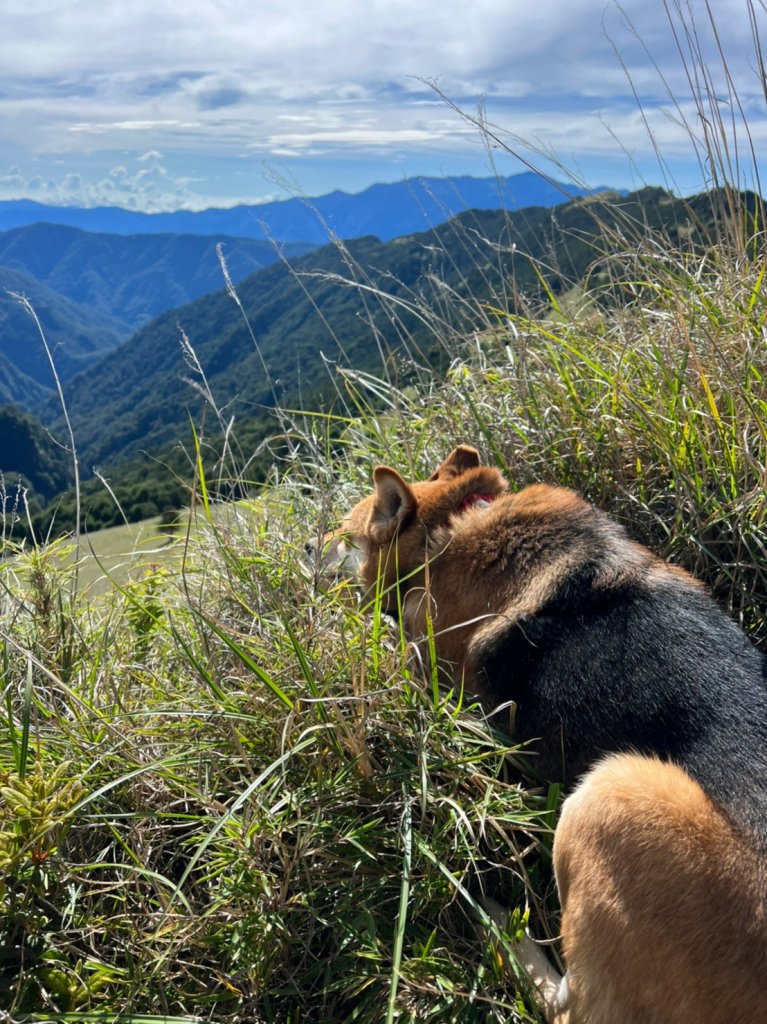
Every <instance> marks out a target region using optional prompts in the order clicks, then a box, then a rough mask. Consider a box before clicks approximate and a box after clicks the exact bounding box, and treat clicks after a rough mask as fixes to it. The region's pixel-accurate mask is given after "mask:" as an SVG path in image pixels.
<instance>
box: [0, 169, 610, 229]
mask: <svg viewBox="0 0 767 1024" xmlns="http://www.w3.org/2000/svg"><path fill="white" fill-rule="evenodd" d="M596 191H597V192H599V191H603V190H599V189H597V190H596ZM590 194H592V190H590V189H584V188H579V187H577V186H574V185H568V184H564V183H562V182H557V181H553V180H552V179H549V178H544V177H542V176H541V175H539V174H535V173H533V172H532V171H526V172H525V173H523V174H514V175H511V176H510V177H507V178H471V177H468V176H465V177H452V178H408V179H406V180H404V181H400V182H394V183H392V184H380V185H371V186H370V188H367V189H365V190H364V191H363V192H359V193H356V194H353V195H350V194H349V193H347V192H331V193H329V194H328V195H325V196H319V197H318V198H316V199H305V198H292V199H278V200H275V201H273V202H265V203H259V204H258V205H255V206H235V207H232V208H231V209H213V210H201V211H199V212H195V211H192V210H178V211H176V212H175V213H139V212H136V211H134V210H121V209H117V208H115V207H97V208H95V209H85V210H83V209H79V208H76V207H71V206H46V205H43V204H42V203H35V202H32V201H30V200H28V199H22V200H10V201H5V202H0V231H5V230H8V229H9V228H17V227H23V226H25V225H29V224H34V223H37V222H40V221H44V222H46V223H49V224H63V225H68V226H70V227H75V228H81V229H82V230H85V231H97V232H107V233H109V234H116V235H130V234H163V233H167V234H176V235H178V234H183V235H215V236H216V237H217V238H220V237H221V236H224V235H227V236H236V237H240V238H257V239H262V240H267V241H276V242H311V243H314V244H315V245H324V244H325V243H326V242H327V241H328V240H329V238H330V237H331V236H335V237H337V238H360V237H362V236H364V235H375V236H376V237H377V238H380V239H381V240H382V241H389V240H391V239H392V238H396V237H398V236H400V235H407V234H412V233H413V232H416V231H422V230H423V229H424V228H425V227H427V226H429V225H431V226H435V225H437V224H441V223H443V222H444V221H446V220H448V219H449V218H450V217H452V216H454V215H455V214H458V213H461V212H462V211H464V210H474V209H476V210H497V209H506V210H519V209H523V208H524V207H527V206H555V205H557V204H558V203H561V202H563V201H565V200H567V199H574V198H577V197H579V196H584V195H590Z"/></svg>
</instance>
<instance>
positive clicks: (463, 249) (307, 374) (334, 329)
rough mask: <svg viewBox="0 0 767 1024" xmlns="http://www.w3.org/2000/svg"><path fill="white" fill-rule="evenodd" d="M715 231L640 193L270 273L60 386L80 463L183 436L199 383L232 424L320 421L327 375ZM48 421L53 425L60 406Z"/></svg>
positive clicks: (422, 346)
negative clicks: (284, 411) (623, 258)
mask: <svg viewBox="0 0 767 1024" xmlns="http://www.w3.org/2000/svg"><path fill="white" fill-rule="evenodd" d="M711 223H712V211H711V202H710V200H709V199H708V198H707V197H701V198H700V199H699V200H680V199H675V198H674V197H673V196H671V195H669V194H668V193H666V192H663V191H662V190H660V189H645V190H642V191H641V192H638V193H634V194H632V195H631V196H629V197H625V198H617V199H616V197H615V196H614V195H613V196H612V197H609V196H606V197H604V198H598V197H593V198H590V199H586V200H579V201H576V202H571V203H565V204H563V205H561V206H559V207H557V208H556V209H555V210H549V209H545V208H543V207H532V208H528V209H526V210H523V211H517V212H512V213H509V212H506V211H470V212H468V213H464V214H461V215H459V216H458V217H455V218H453V219H452V220H450V221H448V222H447V223H445V224H442V225H440V226H439V227H437V228H435V229H434V230H432V231H428V232H422V233H418V234H415V235H408V236H405V237H402V238H398V239H396V240H395V241H392V242H381V241H379V240H378V239H377V238H372V237H366V238H360V239H352V240H349V241H347V242H345V243H343V245H327V246H324V247H323V248H320V249H318V250H316V251H315V252H312V253H310V254H308V255H306V256H303V257H301V258H299V259H297V260H293V261H291V262H290V263H279V264H274V265H272V266H270V267H267V268H265V269H264V270H261V271H259V272H258V273H256V274H254V275H252V276H251V277H249V278H247V279H246V280H245V281H243V282H241V283H240V285H239V286H238V288H237V292H238V297H239V302H238V303H236V302H234V301H233V300H232V298H231V297H230V295H229V294H228V293H227V292H226V291H225V290H224V291H220V292H218V293H215V294H212V295H208V296H205V297H203V298H201V299H198V300H197V301H196V302H194V303H192V304H191V305H189V306H185V307H183V308H181V309H174V310H171V311H169V312H167V313H164V314H163V315H162V316H160V317H158V318H157V319H156V320H154V321H152V322H151V323H150V324H147V325H146V326H145V327H143V328H142V329H141V330H139V331H138V332H137V333H136V334H134V335H133V336H132V337H131V338H130V339H129V341H128V342H126V343H124V344H123V345H121V346H120V347H119V348H118V349H116V350H115V351H114V352H112V353H110V354H108V355H107V356H105V357H104V358H103V359H101V360H100V361H99V362H98V363H97V364H95V365H94V366H92V367H91V368H90V369H88V370H87V371H85V372H84V373H81V374H79V375H78V376H77V377H74V378H72V379H70V380H69V381H67V382H66V384H65V387H64V390H65V394H66V398H67V404H68V407H69V411H70V417H71V419H72V423H73V426H74V428H75V431H76V435H77V437H78V444H79V446H80V450H81V454H82V457H83V462H84V464H94V465H103V464H105V463H107V462H110V461H114V460H115V459H118V458H124V457H125V456H127V455H129V454H131V453H133V452H135V451H136V449H137V448H139V447H141V448H147V449H151V448H153V447H157V446H160V445H163V444H165V443H167V442H168V441H171V440H173V439H175V438H177V437H178V436H179V434H180V432H183V431H184V429H185V423H186V422H187V415H188V412H191V413H192V415H194V416H195V417H196V415H197V414H198V413H199V411H200V410H201V408H202V407H203V405H204V402H203V399H202V398H201V397H200V393H199V388H200V386H202V385H203V384H204V387H205V388H207V389H208V390H209V391H210V393H211V394H212V396H213V397H214V399H215V401H216V403H217V404H218V405H219V406H220V407H222V408H225V409H226V415H227V417H228V416H231V415H233V414H234V415H236V416H238V417H239V418H248V417H253V416H257V415H263V410H264V409H268V408H271V407H272V406H274V405H275V403H276V402H277V401H279V402H280V403H282V404H285V403H287V404H296V403H299V404H302V405H303V406H304V407H314V406H315V405H316V403H317V402H318V401H319V400H320V399H321V398H322V396H325V397H326V398H327V396H328V395H330V394H332V392H333V388H334V382H333V379H332V374H333V370H332V367H331V364H334V363H338V364H340V365H342V366H347V367H351V368H354V369H358V370H374V369H377V370H380V368H381V365H382V361H385V360H390V359H391V358H392V357H395V358H396V357H397V356H401V355H404V354H406V353H411V354H418V355H419V356H420V357H421V360H422V362H425V363H427V364H428V363H432V364H434V365H437V364H438V363H439V362H440V359H444V358H445V353H444V349H442V348H441V346H442V341H443V339H444V338H445V337H447V336H452V337H460V336H462V335H468V334H470V333H471V332H472V331H473V330H475V329H476V325H477V323H478V322H481V320H482V319H483V318H484V319H485V321H486V322H487V323H488V325H490V323H491V322H492V321H493V316H492V315H488V314H483V309H485V308H486V307H487V306H488V305H490V306H492V307H494V308H496V309H502V310H507V311H509V312H514V311H515V310H517V309H519V308H525V307H528V306H533V307H535V306H536V304H540V303H542V302H544V301H545V300H546V294H545V292H544V287H543V285H542V282H541V276H542V275H543V276H545V279H546V288H548V289H550V291H551V293H553V294H558V293H561V292H563V291H566V290H567V289H568V288H569V287H570V286H571V285H572V284H573V283H574V282H578V281H581V280H582V279H583V277H584V275H585V274H586V273H587V271H589V270H591V271H592V272H594V270H595V267H597V268H598V265H599V257H600V253H601V252H602V251H603V250H604V249H605V243H604V235H605V234H606V233H609V232H611V231H612V232H613V233H614V232H616V231H621V232H624V233H625V232H626V230H627V228H628V226H629V225H631V224H633V225H634V226H635V228H636V230H637V231H639V232H644V231H647V230H648V229H653V230H663V231H664V232H665V233H666V234H667V235H668V236H669V237H670V238H671V239H672V241H673V240H677V241H678V240H679V239H680V238H682V237H684V238H685V239H686V240H688V239H689V238H691V237H693V238H694V237H695V236H696V234H697V235H698V236H699V237H700V238H701V239H702V238H703V237H704V234H705V229H706V225H711ZM182 332H183V334H184V336H185V338H186V339H188V342H189V345H190V346H191V349H193V350H194V356H192V355H191V352H190V350H189V349H188V348H186V347H185V344H184V343H183V342H182ZM201 373H204V378H205V379H204V382H203V380H202V376H201ZM190 382H192V383H191V386H190ZM42 413H43V418H44V421H46V422H50V423H52V424H53V425H54V426H55V425H56V415H57V409H56V405H55V404H53V403H52V404H51V405H49V406H48V407H47V408H44V409H43V410H42Z"/></svg>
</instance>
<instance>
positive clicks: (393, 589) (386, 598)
mask: <svg viewBox="0 0 767 1024" xmlns="http://www.w3.org/2000/svg"><path fill="white" fill-rule="evenodd" d="M373 482H374V485H375V489H374V491H373V493H372V494H370V495H368V496H367V497H366V498H363V499H362V501H360V502H359V503H358V504H357V505H355V506H354V508H353V509H352V510H351V511H350V512H349V514H348V515H347V516H346V517H345V519H344V521H343V523H342V524H341V527H340V528H339V529H338V530H334V531H332V532H331V533H329V534H326V536H325V538H324V555H325V559H326V562H327V564H328V566H329V567H330V568H332V569H335V570H336V571H338V572H342V573H344V574H346V575H353V576H356V577H357V578H358V579H359V581H360V583H361V585H362V588H363V592H364V593H365V594H366V595H367V596H369V597H370V596H372V595H373V594H374V593H375V592H376V588H378V590H379V592H380V593H381V594H382V603H383V608H384V610H385V611H391V612H394V611H396V609H397V603H398V596H397V589H398V587H399V590H400V598H401V596H402V591H403V590H407V589H409V588H410V587H411V586H422V585H423V578H422V574H423V567H424V564H425V562H426V561H427V557H428V556H429V555H430V554H431V551H430V544H431V543H432V542H433V541H434V539H435V537H437V536H438V535H439V531H440V530H443V529H444V528H445V527H448V526H449V525H450V524H451V523H452V522H453V521H455V520H456V518H457V517H458V516H460V515H461V514H463V513H464V512H466V511H467V510H468V509H470V508H472V507H476V506H477V505H480V506H481V505H484V504H489V503H490V502H492V501H493V499H494V498H496V497H497V496H498V495H499V494H502V493H503V492H504V491H505V490H506V487H507V484H506V481H505V480H504V478H503V477H502V476H501V474H500V472H499V471H498V470H497V469H494V468H493V467H491V466H482V465H481V464H480V458H479V453H478V452H477V450H476V449H475V448H469V447H468V446H466V445H461V446H459V447H458V448H455V449H454V450H453V451H452V452H451V453H450V455H448V457H447V458H446V459H445V461H444V462H443V463H442V464H441V465H440V466H439V467H438V468H437V469H436V470H435V471H434V472H433V473H432V475H431V476H430V477H429V479H428V480H423V481H418V482H415V483H407V482H406V481H405V480H403V479H402V477H401V476H400V474H399V473H398V472H397V471H396V470H394V469H391V468H390V467H389V466H378V467H377V468H376V469H375V470H374V472H373Z"/></svg>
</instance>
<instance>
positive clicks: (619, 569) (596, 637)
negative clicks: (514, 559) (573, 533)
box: [474, 499, 767, 843]
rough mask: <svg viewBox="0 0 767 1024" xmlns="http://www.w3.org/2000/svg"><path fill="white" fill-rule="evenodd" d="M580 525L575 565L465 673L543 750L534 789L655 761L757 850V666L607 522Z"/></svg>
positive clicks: (761, 765) (765, 824)
mask: <svg viewBox="0 0 767 1024" xmlns="http://www.w3.org/2000/svg"><path fill="white" fill-rule="evenodd" d="M503 503H505V500H504V502H503ZM510 506H511V507H510V509H509V515H510V521H511V522H513V520H514V515H513V499H510ZM498 511H499V512H500V511H501V509H499V510H498ZM577 512H578V519H579V520H580V531H581V536H580V538H579V544H581V545H582V547H583V548H584V550H583V551H582V557H581V559H580V561H579V562H578V563H577V565H573V566H572V568H571V570H570V572H569V573H568V574H567V575H564V576H563V577H562V578H561V580H560V581H559V585H558V586H557V587H556V588H555V589H554V590H553V592H552V593H551V594H550V596H549V597H548V599H547V600H545V601H544V602H543V603H542V604H541V606H540V607H539V608H537V609H536V610H535V612H534V614H529V615H523V616H521V617H519V618H515V619H514V621H513V622H511V623H510V624H506V625H504V624H502V623H500V622H499V624H498V625H497V627H496V628H495V630H489V631H487V633H486V634H485V636H484V638H483V639H482V640H481V641H480V642H478V643H476V646H475V652H476V653H475V661H474V667H475V671H476V672H477V673H478V674H479V675H480V676H481V677H482V678H483V679H484V681H485V683H486V685H487V687H488V689H489V690H490V691H491V693H492V696H493V697H494V698H495V699H496V700H497V701H498V702H499V703H500V702H502V701H504V700H509V699H511V700H514V701H515V702H516V706H517V711H516V725H517V729H518V732H519V735H520V736H523V737H525V738H532V737H536V738H538V737H539V738H540V739H539V740H538V749H539V750H540V770H541V774H542V775H543V776H544V777H546V778H548V779H551V780H555V779H557V780H564V781H566V782H573V781H574V780H575V779H576V777H577V776H578V775H580V774H581V773H582V772H583V771H584V770H585V769H586V768H588V767H589V766H590V765H591V764H593V763H594V761H595V760H596V759H597V758H598V757H599V756H600V755H603V754H605V753H610V752H617V751H629V750H635V751H640V752H645V753H649V754H656V755H658V756H660V757H663V758H666V759H670V760H673V761H674V762H675V763H677V764H680V765H682V766H683V767H684V768H685V769H686V770H687V771H688V772H689V773H690V775H691V776H692V777H693V778H694V779H696V780H697V781H698V782H699V783H700V784H701V785H702V786H703V788H704V790H705V791H706V792H707V793H708V794H709V795H710V796H711V798H712V799H713V800H714V801H715V803H717V804H718V805H719V806H721V807H722V808H724V809H725V810H726V811H727V812H728V813H729V814H730V815H731V816H732V817H733V819H734V820H736V821H738V822H739V823H741V824H742V825H743V826H745V827H746V828H748V829H749V830H754V831H756V832H757V833H759V834H761V835H762V836H763V837H767V686H765V680H764V675H763V667H762V656H761V654H760V653H759V652H758V651H756V649H755V648H754V647H753V645H752V644H751V643H750V642H749V641H748V639H747V638H746V637H745V636H744V635H743V633H742V632H741V631H740V630H739V629H738V628H737V626H736V625H735V624H734V623H733V622H731V621H730V620H729V619H728V618H727V617H726V616H725V615H724V614H723V613H722V612H721V611H720V609H719V608H718V607H717V606H716V605H715V603H714V602H713V600H712V599H711V598H710V597H709V596H708V595H707V594H706V593H705V591H704V590H703V589H702V588H700V587H699V586H698V585H697V584H696V583H695V582H694V581H693V580H692V579H691V578H690V577H688V576H687V575H686V574H684V573H682V572H680V571H678V570H676V569H674V568H671V567H669V566H667V565H666V564H665V563H662V562H660V561H659V560H657V559H655V558H654V557H653V556H652V555H650V554H649V553H648V552H645V551H644V549H642V548H640V547H639V546H638V545H634V544H632V542H631V541H630V540H629V539H628V538H627V537H626V536H625V535H624V533H623V531H622V530H620V528H618V527H616V525H615V524H614V523H612V522H611V521H608V520H607V517H606V516H604V514H603V513H600V512H597V511H595V510H594V509H592V508H590V507H589V506H587V505H586V504H585V503H583V508H581V509H578V510H577ZM568 518H569V520H570V521H569V523H568V524H567V527H566V528H565V526H564V524H560V526H561V530H560V536H562V537H564V536H566V535H567V534H568V532H569V531H570V530H571V529H572V525H573V524H572V515H571V514H569V515H568ZM584 534H585V535H586V537H587V538H588V539H587V541H586V544H585V545H584V542H583V536H584ZM589 534H590V535H591V536H590V537H589ZM621 553H623V555H624V558H623V560H622V561H621V559H620V557H619V556H620V555H621ZM562 554H563V546H562V545H560V547H559V548H558V551H557V556H556V557H557V558H559V559H561V557H562ZM544 558H545V556H544ZM765 842H766V843H767V838H766V839H765Z"/></svg>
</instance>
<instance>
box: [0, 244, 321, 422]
mask: <svg viewBox="0 0 767 1024" xmlns="http://www.w3.org/2000/svg"><path fill="white" fill-rule="evenodd" d="M219 241H220V245H221V252H222V254H223V258H224V259H225V261H226V267H227V272H228V274H229V276H230V278H231V280H232V281H233V282H234V283H235V284H236V283H237V282H239V281H241V280H242V279H243V278H245V277H248V276H249V275H250V274H252V273H253V272H254V271H257V270H259V269H261V268H263V267H265V266H268V265H269V264H270V263H274V262H276V261H277V260H279V259H281V258H286V259H287V258H292V257H296V256H300V255H302V254H304V253H306V252H309V251H311V250H312V249H313V248H314V247H313V246H311V245H306V244H302V243H289V244H286V245H284V246H282V247H281V248H277V247H276V246H275V245H273V244H272V243H271V242H264V241H259V240H257V239H252V238H229V237H226V236H224V237H222V238H221V239H220V240H219ZM216 246H217V240H216V239H215V238H211V237H204V236H195V235H126V236H123V235H105V234H93V233H90V232H86V231H81V230H80V229H79V228H71V227H65V226H62V225H56V224H33V225H30V226H29V227H24V228H15V229H13V230H11V231H6V232H4V233H2V234H0V405H1V404H7V403H9V402H14V403H16V404H18V405H20V406H22V407H23V408H26V409H29V410H35V409H39V408H40V407H41V405H42V404H43V402H44V399H45V394H46V390H48V391H49V390H50V389H51V388H52V387H53V384H54V380H53V373H52V370H51V367H50V362H49V359H48V356H47V355H46V353H45V348H44V346H43V344H42V342H41V338H40V330H39V329H38V326H37V324H36V323H35V321H34V319H33V317H32V316H31V315H30V314H29V313H28V312H27V311H26V310H25V309H24V307H23V305H22V303H21V302H20V301H19V299H17V298H16V297H15V296H24V297H25V298H26V299H27V300H28V301H29V303H30V304H31V305H32V307H33V308H34V311H35V313H36V315H37V317H38V319H39V321H40V327H41V328H42V330H43V332H44V334H45V338H46V340H47V342H48V345H49V348H50V350H51V352H52V354H53V356H54V360H55V364H56V369H57V372H58V374H59V376H60V377H61V379H62V380H66V379H68V378H69V377H71V376H72V375H73V374H75V373H77V372H78V371H80V370H83V369H85V368H86V367H88V366H90V365H92V364H93V363H94V362H96V361H97V360H98V359H99V358H100V357H101V356H102V355H104V354H105V353H106V352H108V351H110V350H112V349H114V348H116V347H117V346H118V345H119V344H120V343H121V342H123V341H125V340H126V339H127V338H129V337H130V335H131V334H132V333H133V332H134V331H135V330H137V329H138V328H139V327H141V325H142V324H145V323H147V322H149V321H151V320H152V319H154V318H155V317H156V316H158V315H159V314H160V313H162V312H164V311H165V310H167V309H171V308H173V307H176V306H185V305H187V304H188V303H189V302H191V301H193V300H194V299H196V298H198V297H199V296H201V295H205V294H207V293H209V292H213V291H217V290H219V289H220V288H221V287H222V286H223V285H224V283H225V278H224V272H223V269H222V266H221V261H220V259H219V256H218V252H217V249H216Z"/></svg>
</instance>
